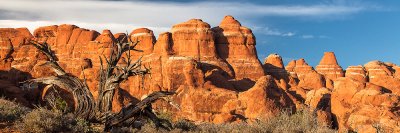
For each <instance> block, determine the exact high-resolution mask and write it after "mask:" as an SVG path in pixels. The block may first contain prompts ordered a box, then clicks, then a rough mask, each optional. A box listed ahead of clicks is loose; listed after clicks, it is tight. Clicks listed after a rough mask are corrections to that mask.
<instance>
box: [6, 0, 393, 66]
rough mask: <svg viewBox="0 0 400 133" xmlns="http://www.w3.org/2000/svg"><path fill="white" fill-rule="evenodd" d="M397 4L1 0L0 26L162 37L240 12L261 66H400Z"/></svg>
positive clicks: (388, 0) (362, 0)
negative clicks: (271, 62) (327, 55)
mask: <svg viewBox="0 0 400 133" xmlns="http://www.w3.org/2000/svg"><path fill="white" fill-rule="evenodd" d="M399 6H400V1H398V0H379V1H376V0H375V1H373V0H301V1H300V0H237V1H233V0H208V1H207V0H206V1H194V0H191V1H185V0H143V1H140V0H118V1H107V0H98V1H96V0H91V1H83V0H73V1H56V0H46V1H33V0H31V1H21V0H0V27H28V28H29V29H30V30H31V32H33V29H35V28H37V27H38V26H43V25H52V24H63V23H68V24H76V25H78V26H79V27H83V28H88V29H94V30H97V31H101V30H102V29H110V30H111V31H112V32H114V33H117V32H125V31H128V32H130V31H131V30H133V29H135V28H139V27H148V28H150V29H152V30H153V31H154V32H155V33H156V36H158V35H157V34H159V33H161V32H165V31H169V30H170V29H171V27H172V25H174V24H177V23H181V22H185V21H187V20H189V19H191V18H200V19H203V21H206V22H208V23H210V25H211V26H217V25H218V24H219V22H220V21H221V19H222V18H223V16H225V15H233V16H234V17H235V18H236V19H238V20H239V21H240V22H241V23H242V25H244V26H247V27H249V28H251V29H252V30H253V32H254V34H255V35H256V39H257V51H258V55H259V58H260V60H261V61H263V59H264V58H265V57H266V56H268V55H269V54H271V53H278V54H280V55H281V56H283V58H284V62H285V64H286V63H287V62H288V61H290V60H292V59H299V58H305V59H306V61H307V62H308V63H309V64H310V65H312V66H315V65H317V64H318V62H319V60H320V59H321V57H322V55H323V53H324V52H326V51H333V52H335V53H336V56H337V58H338V61H339V63H340V65H341V66H342V67H344V68H347V66H349V65H360V64H365V63H367V62H368V61H371V60H381V61H385V62H393V63H396V64H400V56H399V55H400V54H399V53H400V44H399V43H400V26H399V25H400V17H399V14H400V7H399Z"/></svg>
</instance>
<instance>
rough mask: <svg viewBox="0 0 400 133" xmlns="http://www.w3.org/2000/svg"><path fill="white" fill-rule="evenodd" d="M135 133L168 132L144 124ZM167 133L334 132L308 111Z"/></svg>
mask: <svg viewBox="0 0 400 133" xmlns="http://www.w3.org/2000/svg"><path fill="white" fill-rule="evenodd" d="M136 131H137V132H144V133H154V132H168V131H165V130H157V129H155V127H154V125H152V124H146V125H145V126H143V127H142V129H141V130H136ZM169 132H173V133H174V132H194V133H242V132H251V133H335V132H337V131H336V130H333V129H330V128H329V127H326V126H325V125H324V124H322V123H318V121H317V119H316V116H315V115H314V114H313V113H312V112H309V111H306V110H302V111H298V112H296V113H295V114H289V113H287V112H282V113H281V114H280V115H278V116H277V117H274V118H270V119H266V120H259V121H256V122H253V123H251V124H248V123H229V124H210V123H206V124H200V125H194V124H193V123H191V122H188V121H184V120H182V121H178V122H175V123H174V129H173V130H172V131H169Z"/></svg>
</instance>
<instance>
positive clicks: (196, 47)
mask: <svg viewBox="0 0 400 133" xmlns="http://www.w3.org/2000/svg"><path fill="white" fill-rule="evenodd" d="M171 32H172V40H173V47H172V50H173V51H174V55H176V56H185V57H192V58H193V59H196V60H197V61H199V62H201V67H202V69H203V70H204V71H209V70H212V69H215V68H217V69H221V70H222V71H224V72H226V73H227V74H228V75H229V76H230V77H232V76H233V72H232V70H231V69H230V68H229V65H228V64H227V63H225V62H224V61H223V60H221V59H220V58H219V56H218V55H217V51H216V48H215V46H216V44H215V41H214V40H215V39H214V33H213V31H212V30H211V29H210V25H209V24H208V23H205V22H203V21H202V20H201V19H191V20H189V21H187V22H184V23H180V24H177V25H174V26H173V27H172V29H171Z"/></svg>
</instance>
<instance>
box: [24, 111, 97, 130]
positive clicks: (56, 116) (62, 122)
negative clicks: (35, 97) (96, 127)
mask: <svg viewBox="0 0 400 133" xmlns="http://www.w3.org/2000/svg"><path fill="white" fill-rule="evenodd" d="M17 128H18V129H19V131H21V132H93V129H92V128H91V127H90V123H89V122H86V121H85V120H82V119H79V118H75V117H74V115H72V114H70V113H69V114H64V113H62V112H61V111H59V110H47V109H44V108H38V109H34V110H33V111H31V112H29V113H28V114H26V115H25V116H24V118H23V119H22V120H21V121H20V123H19V124H18V125H17Z"/></svg>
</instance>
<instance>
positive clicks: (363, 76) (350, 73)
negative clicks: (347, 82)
mask: <svg viewBox="0 0 400 133" xmlns="http://www.w3.org/2000/svg"><path fill="white" fill-rule="evenodd" d="M345 75H346V77H349V78H352V79H355V80H358V81H363V82H367V81H368V78H367V73H366V72H365V69H364V67H363V66H361V65H359V66H349V67H348V68H347V69H346V74H345Z"/></svg>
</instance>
